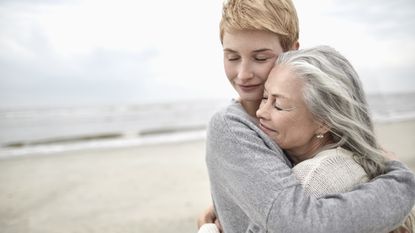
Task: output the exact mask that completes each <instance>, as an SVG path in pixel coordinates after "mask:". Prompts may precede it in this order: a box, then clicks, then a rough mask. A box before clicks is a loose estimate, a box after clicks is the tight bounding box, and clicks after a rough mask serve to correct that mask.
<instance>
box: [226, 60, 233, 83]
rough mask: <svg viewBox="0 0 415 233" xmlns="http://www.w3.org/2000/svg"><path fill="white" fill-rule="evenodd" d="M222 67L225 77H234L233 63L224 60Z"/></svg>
mask: <svg viewBox="0 0 415 233" xmlns="http://www.w3.org/2000/svg"><path fill="white" fill-rule="evenodd" d="M224 69H225V74H226V77H228V79H229V80H231V79H233V78H234V77H236V75H235V73H236V72H235V67H234V65H232V63H230V62H226V61H225V62H224Z"/></svg>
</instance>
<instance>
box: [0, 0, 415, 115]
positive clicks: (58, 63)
mask: <svg viewBox="0 0 415 233" xmlns="http://www.w3.org/2000/svg"><path fill="white" fill-rule="evenodd" d="M294 3H295V5H296V7H297V11H298V15H299V18H300V31H301V32H300V43H301V46H302V47H310V46H313V45H319V44H327V45H331V46H333V47H335V48H336V49H337V50H339V51H340V52H341V53H343V54H344V55H345V56H346V57H347V58H349V60H350V61H351V62H352V64H353V65H354V66H355V68H356V69H357V70H358V72H359V74H360V76H361V78H362V80H363V82H364V86H365V89H366V90H367V92H372V93H373V92H399V91H415V43H414V41H415V30H414V28H415V1H413V0H394V1H389V0H378V1H372V0H361V1H349V0H313V1H309V0H294ZM375 3H376V4H377V5H374V4H375ZM221 6H222V1H221V0H203V1H202V0H176V1H170V0H159V1H150V0H147V1H142V0H138V1H132V0H131V1H128V0H117V1H115V0H113V1H110V0H106V1H105V0H104V1H102V0H59V1H58V0H38V1H35V0H0V107H5V106H60V105H105V104H134V103H143V102H159V101H162V102H163V101H169V102H170V101H179V100H187V99H215V98H231V97H233V96H235V95H236V93H235V92H234V91H233V90H232V89H231V87H230V85H229V84H228V82H227V80H226V77H225V76H224V72H223V66H222V51H221V45H220V42H219V36H218V24H219V20H220V15H221Z"/></svg>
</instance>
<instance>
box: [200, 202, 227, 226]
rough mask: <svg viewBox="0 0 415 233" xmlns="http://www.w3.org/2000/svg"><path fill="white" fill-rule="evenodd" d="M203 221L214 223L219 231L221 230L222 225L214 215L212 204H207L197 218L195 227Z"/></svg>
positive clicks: (203, 222)
mask: <svg viewBox="0 0 415 233" xmlns="http://www.w3.org/2000/svg"><path fill="white" fill-rule="evenodd" d="M205 223H214V224H216V226H217V227H218V228H219V231H220V232H222V226H221V225H220V222H219V219H218V218H217V217H216V214H215V210H214V209H213V205H209V207H208V208H207V209H205V210H204V211H203V213H202V214H201V215H200V216H199V218H198V219H197V228H198V229H199V228H200V227H201V226H202V225H203V224H205Z"/></svg>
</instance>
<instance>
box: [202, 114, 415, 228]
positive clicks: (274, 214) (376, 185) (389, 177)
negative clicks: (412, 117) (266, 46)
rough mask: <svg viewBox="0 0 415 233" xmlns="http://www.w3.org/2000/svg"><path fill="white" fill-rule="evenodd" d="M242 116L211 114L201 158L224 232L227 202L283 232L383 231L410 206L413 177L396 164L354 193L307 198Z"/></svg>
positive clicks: (256, 221)
mask: <svg viewBox="0 0 415 233" xmlns="http://www.w3.org/2000/svg"><path fill="white" fill-rule="evenodd" d="M241 114H242V115H243V113H242V112H238V111H224V112H220V113H218V114H216V115H215V116H214V117H213V118H212V120H211V122H210V126H209V131H208V140H207V158H206V160H207V165H208V171H209V175H210V181H211V187H212V195H213V198H214V201H215V205H216V207H217V208H218V212H219V217H220V220H221V221H222V222H221V223H222V225H223V227H224V230H225V232H226V231H227V229H226V223H225V222H226V221H227V217H228V216H227V215H226V214H227V213H226V211H222V212H221V206H222V204H223V205H225V204H226V205H227V208H228V210H229V206H230V205H229V203H226V202H232V203H233V204H235V205H236V206H237V207H238V209H239V210H241V211H243V212H244V214H245V215H246V216H248V217H249V219H250V220H251V221H252V222H253V223H254V224H256V225H258V226H261V228H264V229H266V230H268V231H270V232H286V233H289V232H311V233H312V232H342V233H345V232H356V233H357V232H359V233H361V232H387V231H389V230H392V229H394V228H395V227H396V226H398V225H399V224H400V223H401V221H402V220H403V219H404V217H405V216H406V215H407V214H408V213H409V212H410V210H411V208H412V206H413V205H414V201H415V178H414V175H413V173H412V172H410V171H409V170H408V169H407V168H406V167H405V166H404V165H403V164H401V163H399V162H396V161H394V162H389V163H388V172H387V174H385V175H382V176H379V177H378V178H376V179H375V180H373V181H372V182H369V183H367V184H364V185H361V186H358V187H357V188H356V189H355V190H354V191H351V192H348V193H343V194H336V195H330V196H325V197H323V198H321V199H315V198H312V197H310V196H308V195H306V194H305V193H304V190H303V188H302V187H301V185H300V183H299V182H298V181H297V180H296V178H295V177H294V176H293V174H292V172H291V168H290V167H289V166H288V163H287V160H286V159H285V157H284V155H283V154H282V153H281V151H280V150H278V149H277V148H273V144H272V143H270V142H269V139H267V137H266V135H265V136H264V134H263V133H261V132H260V131H258V128H257V127H256V126H255V124H253V123H252V122H251V121H250V120H249V119H248V118H246V117H245V118H244V117H241ZM228 212H229V211H228ZM229 214H232V213H229ZM229 217H230V216H229ZM230 225H232V224H230Z"/></svg>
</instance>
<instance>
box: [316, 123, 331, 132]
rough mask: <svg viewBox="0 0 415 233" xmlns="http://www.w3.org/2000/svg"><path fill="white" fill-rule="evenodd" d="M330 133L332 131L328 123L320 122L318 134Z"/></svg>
mask: <svg viewBox="0 0 415 233" xmlns="http://www.w3.org/2000/svg"><path fill="white" fill-rule="evenodd" d="M329 131H330V127H329V126H328V125H327V124H326V123H324V122H320V123H319V127H318V129H317V132H316V133H317V134H325V133H327V132H329Z"/></svg>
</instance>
